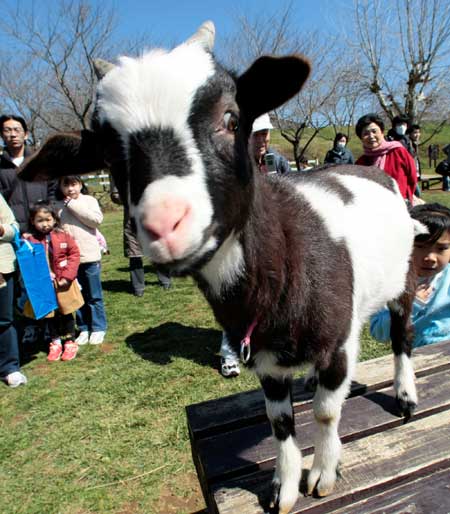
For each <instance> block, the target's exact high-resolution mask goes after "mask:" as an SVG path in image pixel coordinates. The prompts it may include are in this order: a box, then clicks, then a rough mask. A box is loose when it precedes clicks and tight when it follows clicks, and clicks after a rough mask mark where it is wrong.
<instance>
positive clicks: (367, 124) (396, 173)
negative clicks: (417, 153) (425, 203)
mask: <svg viewBox="0 0 450 514" xmlns="http://www.w3.org/2000/svg"><path fill="white" fill-rule="evenodd" d="M355 132H356V135H357V136H358V137H359V139H360V140H361V142H362V146H363V150H364V153H363V155H361V157H359V159H358V160H357V161H356V164H361V165H363V166H378V167H379V168H381V169H382V170H384V172H385V173H387V174H388V175H390V176H391V177H392V178H393V179H394V180H395V181H396V182H397V184H398V187H399V189H400V193H401V194H402V196H403V198H405V200H408V201H409V202H411V203H412V202H413V196H414V191H415V190H416V184H417V172H416V166H415V164H414V160H413V158H412V157H411V155H410V154H409V152H408V151H407V150H406V149H405V147H404V146H403V145H402V144H401V143H400V142H398V141H386V140H385V138H384V123H383V120H382V119H381V118H380V116H378V114H374V113H370V114H366V115H364V116H362V117H361V118H360V119H359V120H358V122H357V123H356V127H355Z"/></svg>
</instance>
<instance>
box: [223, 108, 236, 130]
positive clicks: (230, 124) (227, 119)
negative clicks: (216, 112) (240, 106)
mask: <svg viewBox="0 0 450 514" xmlns="http://www.w3.org/2000/svg"><path fill="white" fill-rule="evenodd" d="M223 125H224V127H225V128H226V129H227V130H229V131H230V132H236V130H237V129H238V126H239V120H238V117H237V116H236V114H234V113H233V112H230V111H227V112H226V113H225V114H224V115H223Z"/></svg>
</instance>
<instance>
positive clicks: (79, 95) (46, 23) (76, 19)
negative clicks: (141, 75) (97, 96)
mask: <svg viewBox="0 0 450 514" xmlns="http://www.w3.org/2000/svg"><path fill="white" fill-rule="evenodd" d="M0 7H1V8H2V14H3V16H2V18H1V19H0V28H1V29H3V31H4V33H5V35H6V37H7V39H8V41H9V42H10V43H11V44H10V47H11V48H13V51H12V52H10V53H8V52H4V53H3V54H2V56H1V59H0V70H1V71H0V97H1V99H2V101H3V103H4V104H5V105H7V106H8V107H10V108H11V109H12V110H14V111H15V112H18V113H20V114H21V115H22V116H24V118H26V119H27V122H29V124H30V132H31V133H32V136H33V139H34V141H35V142H37V141H38V140H39V139H42V138H43V137H45V136H46V134H47V133H48V131H53V130H54V131H57V130H67V129H79V128H86V127H87V126H88V124H89V119H90V115H91V109H92V105H93V99H94V91H95V84H96V79H95V73H94V68H93V60H94V59H95V58H98V57H102V58H105V59H112V58H113V57H114V56H115V54H116V53H118V44H117V43H116V42H115V39H114V35H115V28H116V21H115V14H114V10H113V9H112V8H106V7H105V6H104V5H102V6H96V7H94V6H93V5H91V4H90V3H89V2H88V1H87V0H60V1H59V2H57V3H56V6H55V4H53V5H52V6H51V7H49V8H48V9H47V11H45V10H43V9H42V7H41V6H40V7H39V9H34V4H33V7H32V8H31V9H30V10H27V9H25V8H24V6H23V5H21V4H20V3H18V4H14V6H13V5H11V4H9V3H8V2H7V1H6V0H5V1H0ZM135 43H136V41H134V42H130V43H128V44H127V45H126V46H125V45H122V46H121V48H120V50H121V52H129V51H130V50H131V51H132V50H133V48H134V44H135Z"/></svg>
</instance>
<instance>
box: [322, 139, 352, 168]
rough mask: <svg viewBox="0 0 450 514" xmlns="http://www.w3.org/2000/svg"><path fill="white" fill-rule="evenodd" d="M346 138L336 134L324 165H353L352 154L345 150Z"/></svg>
mask: <svg viewBox="0 0 450 514" xmlns="http://www.w3.org/2000/svg"><path fill="white" fill-rule="evenodd" d="M347 143H348V136H346V135H345V134H343V133H342V132H338V133H337V134H336V137H335V138H334V142H333V148H332V149H331V150H328V152H327V155H326V156H325V160H324V163H327V164H355V159H354V157H353V154H352V152H351V151H350V150H349V149H348V148H347Z"/></svg>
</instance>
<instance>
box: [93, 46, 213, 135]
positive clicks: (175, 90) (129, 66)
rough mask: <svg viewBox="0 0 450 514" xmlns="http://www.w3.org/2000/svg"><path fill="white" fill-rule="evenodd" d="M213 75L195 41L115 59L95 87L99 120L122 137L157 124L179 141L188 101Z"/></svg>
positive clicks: (209, 61) (210, 64) (208, 56)
mask: <svg viewBox="0 0 450 514" xmlns="http://www.w3.org/2000/svg"><path fill="white" fill-rule="evenodd" d="M213 74H214V62H213V58H212V56H211V54H209V53H207V52H205V51H204V50H203V48H202V47H201V46H200V45H199V44H190V45H180V46H178V47H176V48H174V49H173V50H172V51H171V52H166V51H164V50H153V51H150V52H148V53H146V54H144V55H142V56H141V57H138V58H131V57H121V58H120V59H119V64H118V65H117V66H116V67H115V68H113V69H112V70H111V71H110V72H109V73H107V74H106V75H105V77H104V78H103V79H102V80H101V82H100V83H99V85H98V93H99V99H98V104H97V108H98V113H99V117H100V121H101V122H103V121H105V120H107V121H109V123H111V125H112V126H113V127H114V128H115V129H116V130H117V131H118V132H119V133H121V134H122V135H125V134H130V133H131V132H138V131H140V130H143V129H146V128H150V127H160V128H171V129H173V130H174V131H175V133H176V134H179V135H180V137H181V138H182V139H184V138H185V137H186V135H185V130H186V126H187V119H188V116H189V113H190V110H191V106H192V100H193V98H194V96H195V94H196V92H197V91H198V89H199V88H200V87H201V86H202V85H203V84H205V82H206V81H207V80H208V79H209V78H210V77H211V76H212V75H213Z"/></svg>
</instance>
